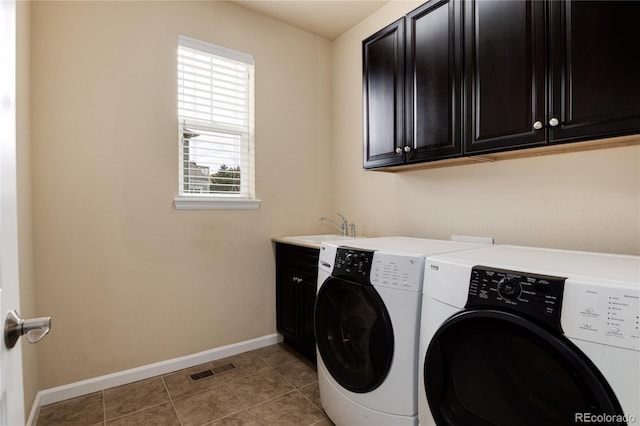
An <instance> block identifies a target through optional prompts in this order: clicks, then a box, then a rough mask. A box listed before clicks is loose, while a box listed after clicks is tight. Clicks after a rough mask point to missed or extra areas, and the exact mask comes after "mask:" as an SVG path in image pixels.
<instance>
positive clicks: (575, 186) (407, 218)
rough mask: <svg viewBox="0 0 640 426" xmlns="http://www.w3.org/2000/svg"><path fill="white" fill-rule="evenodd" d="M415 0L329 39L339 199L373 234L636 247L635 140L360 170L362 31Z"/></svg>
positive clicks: (639, 206) (638, 161)
mask: <svg viewBox="0 0 640 426" xmlns="http://www.w3.org/2000/svg"><path fill="white" fill-rule="evenodd" d="M419 4H420V2H392V3H390V4H389V5H387V6H385V7H383V8H382V9H380V10H379V11H378V12H376V13H375V14H373V15H371V16H370V17H369V18H368V19H366V20H365V21H363V22H362V23H360V24H359V25H357V26H356V27H354V28H352V29H351V30H350V31H349V32H347V33H346V34H344V35H343V36H342V37H340V38H339V39H337V40H336V41H335V42H334V43H333V46H332V57H333V71H332V75H333V78H334V80H333V94H334V96H333V108H332V113H333V120H334V125H333V132H334V133H333V138H332V143H333V149H332V153H333V157H332V171H333V174H332V179H333V185H332V188H334V192H333V193H332V200H333V203H334V206H335V208H336V209H339V210H341V211H344V212H345V214H347V215H349V216H350V217H352V218H353V220H354V221H355V222H356V224H357V225H358V226H359V229H360V230H361V232H363V233H364V234H367V235H371V236H373V235H382V234H398V235H414V236H421V237H433V238H444V239H448V238H450V237H451V235H452V234H462V235H475V236H491V237H494V238H495V241H496V243H500V244H521V245H532V246H543V247H556V248H563V249H578V250H591V251H605V252H615V253H627V254H640V171H639V169H640V147H638V146H635V147H627V148H616V149H607V150H598V151H590V152H581V153H572V154H562V155H552V156H545V157H537V158H528V159H518V160H507V161H499V162H495V163H484V164H477V165H464V166H456V167H449V168H440V169H432V170H423V171H411V172H402V173H397V174H391V173H383V172H371V171H368V172H365V171H363V170H362V147H361V142H360V141H361V140H362V117H361V114H362V113H361V111H362V109H361V99H362V83H361V79H362V71H361V66H362V65H361V64H362V62H361V43H362V40H363V39H364V38H366V37H367V36H369V35H371V34H373V33H374V32H375V31H377V30H378V29H381V28H383V27H384V26H385V25H387V24H389V23H391V22H393V21H394V20H396V19H398V18H399V17H401V16H403V14H405V13H406V12H407V11H409V10H411V9H412V8H414V7H416V6H418V5H419ZM639 139H640V137H639Z"/></svg>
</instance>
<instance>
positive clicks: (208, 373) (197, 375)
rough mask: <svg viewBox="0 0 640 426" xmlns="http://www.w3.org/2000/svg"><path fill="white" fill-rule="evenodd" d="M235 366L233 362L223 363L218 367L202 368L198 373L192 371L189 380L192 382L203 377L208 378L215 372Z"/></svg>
mask: <svg viewBox="0 0 640 426" xmlns="http://www.w3.org/2000/svg"><path fill="white" fill-rule="evenodd" d="M235 368H236V366H235V365H233V364H225V365H221V366H219V367H215V368H213V369H212V370H204V371H200V372H199V373H194V374H191V375H190V376H189V377H191V381H192V382H197V381H200V380H204V379H208V378H209V377H213V376H215V375H216V374H220V373H224V372H226V371H230V370H233V369H235Z"/></svg>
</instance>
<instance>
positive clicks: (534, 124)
mask: <svg viewBox="0 0 640 426" xmlns="http://www.w3.org/2000/svg"><path fill="white" fill-rule="evenodd" d="M533 128H534V129H535V130H540V129H542V121H536V122H535V123H533Z"/></svg>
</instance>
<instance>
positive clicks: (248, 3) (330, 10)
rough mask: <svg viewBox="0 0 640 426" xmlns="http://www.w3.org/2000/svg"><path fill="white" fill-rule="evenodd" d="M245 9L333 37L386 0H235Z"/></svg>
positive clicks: (322, 35)
mask: <svg viewBox="0 0 640 426" xmlns="http://www.w3.org/2000/svg"><path fill="white" fill-rule="evenodd" d="M234 2H235V3H237V4H239V5H241V6H244V7H246V8H248V9H251V10H254V11H256V12H259V13H262V14H263V15H267V16H270V17H272V18H274V19H277V20H279V21H282V22H286V23H287V24H290V25H293V26H294V27H298V28H301V29H303V30H305V31H308V32H310V33H313V34H316V35H318V36H320V37H324V38H326V39H328V40H335V39H336V38H338V37H339V36H340V35H341V34H343V33H344V32H346V31H347V30H349V29H350V28H351V27H353V26H355V25H356V24H357V23H358V22H360V21H362V20H363V19H364V18H366V17H367V16H369V15H371V14H372V13H373V12H375V11H376V10H378V9H380V8H381V7H382V6H384V5H385V4H387V3H388V2H389V0H326V1H325V0H277V1H270V0H261V1H260V0H257V1H256V0H235V1H234Z"/></svg>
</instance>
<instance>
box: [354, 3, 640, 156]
mask: <svg viewBox="0 0 640 426" xmlns="http://www.w3.org/2000/svg"><path fill="white" fill-rule="evenodd" d="M638 17H640V1H604V0H600V1H597V0H596V1H583V0H550V1H543V0H512V1H506V0H431V1H429V2H427V3H425V4H424V5H422V6H420V7H419V8H417V9H415V10H414V11H412V12H411V13H409V14H407V15H406V17H404V18H402V19H400V20H398V21H396V22H394V23H393V24H391V25H389V26H388V27H386V28H384V29H382V30H380V31H379V32H377V33H376V34H374V35H373V36H371V37H369V38H368V39H366V40H365V41H364V42H363V82H364V83H363V91H364V94H363V97H364V135H365V138H364V167H365V168H389V167H393V168H394V169H395V168H398V166H404V165H409V164H417V163H426V162H431V161H435V160H449V159H452V160H454V161H449V162H448V163H449V164H462V163H463V160H466V161H472V160H471V159H469V158H467V159H465V158H463V157H482V156H483V155H488V154H497V153H504V154H503V155H502V156H497V155H492V156H491V159H497V158H501V157H506V156H509V155H510V156H513V155H514V154H513V153H511V154H507V151H512V150H523V149H526V148H537V147H538V148H539V147H542V148H544V150H542V151H541V150H535V151H532V152H535V153H540V152H554V151H558V150H560V149H562V150H564V148H565V147H562V148H560V147H553V146H552V145H559V144H565V143H569V142H579V141H590V140H597V139H605V138H611V137H614V136H624V135H634V134H638V133H640V78H638V75H640V55H638V53H637V41H638V40H640V25H638V24H637V21H638ZM609 143H610V144H613V145H615V141H612V142H609ZM630 143H633V142H630ZM636 143H637V142H636ZM582 145H585V144H582ZM586 145H588V147H591V148H593V147H597V146H598V145H597V144H586ZM574 146H575V147H576V148H575V149H580V146H578V145H574ZM600 146H607V143H606V141H605V142H604V143H603V144H602V145H600ZM566 147H568V148H567V150H571V149H573V148H571V147H570V146H569V145H566ZM554 148H558V149H555V150H554ZM523 152H526V151H523ZM487 158H488V157H487Z"/></svg>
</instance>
